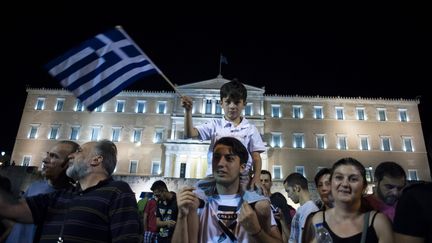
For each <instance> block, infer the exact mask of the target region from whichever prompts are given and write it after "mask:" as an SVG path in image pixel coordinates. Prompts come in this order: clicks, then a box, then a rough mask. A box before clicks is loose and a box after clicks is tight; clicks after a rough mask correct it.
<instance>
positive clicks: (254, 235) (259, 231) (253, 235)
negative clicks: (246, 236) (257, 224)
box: [251, 228, 262, 237]
mask: <svg viewBox="0 0 432 243" xmlns="http://www.w3.org/2000/svg"><path fill="white" fill-rule="evenodd" d="M261 231H262V228H260V230H258V232H256V233H255V234H252V235H251V236H252V237H256V236H258V235H259V234H260V233H261Z"/></svg>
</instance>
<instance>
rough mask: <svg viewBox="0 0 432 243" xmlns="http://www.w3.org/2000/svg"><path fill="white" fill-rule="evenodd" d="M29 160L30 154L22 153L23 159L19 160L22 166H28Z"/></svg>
mask: <svg viewBox="0 0 432 243" xmlns="http://www.w3.org/2000/svg"><path fill="white" fill-rule="evenodd" d="M30 162H31V156H30V155H24V157H23V160H22V162H21V164H22V166H30Z"/></svg>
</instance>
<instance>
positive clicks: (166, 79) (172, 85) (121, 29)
mask: <svg viewBox="0 0 432 243" xmlns="http://www.w3.org/2000/svg"><path fill="white" fill-rule="evenodd" d="M116 28H117V29H118V30H119V31H121V32H122V33H123V34H124V35H125V36H127V37H128V38H129V40H130V41H131V42H132V43H133V44H134V45H135V46H136V47H137V49H138V50H139V51H140V52H141V54H142V55H143V56H145V57H146V58H147V60H148V61H149V62H150V64H151V65H153V67H154V68H155V69H156V71H157V72H158V73H159V74H160V75H161V76H162V77H163V78H164V79H165V81H167V82H168V84H169V85H171V87H172V88H173V89H174V91H175V92H176V93H177V94H178V95H179V96H180V97H182V96H183V95H182V94H181V93H180V92H179V90H178V89H177V87H176V86H175V85H174V84H173V83H171V81H170V80H169V79H168V78H167V77H166V76H165V74H163V73H162V71H161V70H160V69H159V68H158V67H157V66H156V65H155V64H154V63H153V62H152V60H151V59H150V58H149V57H148V56H147V55H146V54H145V53H144V52H143V51H142V50H141V48H140V47H139V46H138V45H137V44H136V43H135V41H134V40H133V39H132V38H130V36H129V35H128V34H127V33H126V31H125V30H124V29H123V28H122V27H121V26H120V25H117V26H116Z"/></svg>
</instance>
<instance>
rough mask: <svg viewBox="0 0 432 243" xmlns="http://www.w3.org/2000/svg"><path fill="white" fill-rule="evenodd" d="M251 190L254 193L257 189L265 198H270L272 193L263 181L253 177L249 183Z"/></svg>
mask: <svg viewBox="0 0 432 243" xmlns="http://www.w3.org/2000/svg"><path fill="white" fill-rule="evenodd" d="M249 185H250V186H249V188H248V189H249V190H251V191H253V190H255V189H257V191H258V193H262V194H263V195H264V196H267V197H269V196H270V194H271V193H270V192H269V191H268V190H267V189H266V188H265V187H264V186H263V185H262V184H261V180H260V179H259V178H258V179H255V177H252V179H251V180H250V183H249Z"/></svg>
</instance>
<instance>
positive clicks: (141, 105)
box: [135, 100, 146, 113]
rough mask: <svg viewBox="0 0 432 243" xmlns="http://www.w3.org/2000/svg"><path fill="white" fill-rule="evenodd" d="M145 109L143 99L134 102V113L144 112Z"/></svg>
mask: <svg viewBox="0 0 432 243" xmlns="http://www.w3.org/2000/svg"><path fill="white" fill-rule="evenodd" d="M145 111H146V101H145V100H137V103H136V110H135V112H136V113H145Z"/></svg>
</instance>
